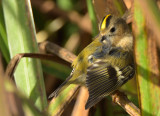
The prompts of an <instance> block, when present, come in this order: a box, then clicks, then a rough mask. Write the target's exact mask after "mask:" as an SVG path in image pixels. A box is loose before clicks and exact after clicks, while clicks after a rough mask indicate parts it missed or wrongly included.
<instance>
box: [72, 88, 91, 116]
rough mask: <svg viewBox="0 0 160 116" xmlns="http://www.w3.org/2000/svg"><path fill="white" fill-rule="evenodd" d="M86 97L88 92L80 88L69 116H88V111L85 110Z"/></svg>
mask: <svg viewBox="0 0 160 116" xmlns="http://www.w3.org/2000/svg"><path fill="white" fill-rule="evenodd" d="M88 95H89V94H88V90H87V89H86V88H85V87H81V89H80V92H79V94H78V98H77V101H76V103H75V106H74V109H73V111H72V115H71V116H88V113H89V110H88V109H87V110H85V104H86V102H87V99H88Z"/></svg>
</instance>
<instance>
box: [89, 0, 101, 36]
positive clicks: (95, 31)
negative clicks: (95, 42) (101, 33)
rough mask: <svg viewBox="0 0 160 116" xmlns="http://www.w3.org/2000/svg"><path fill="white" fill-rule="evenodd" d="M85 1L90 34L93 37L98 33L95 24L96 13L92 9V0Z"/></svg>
mask: <svg viewBox="0 0 160 116" xmlns="http://www.w3.org/2000/svg"><path fill="white" fill-rule="evenodd" d="M86 2H87V8H88V13H89V17H90V19H91V22H92V36H93V37H95V36H96V35H97V34H98V25H97V18H96V14H95V11H94V7H93V4H92V0H87V1H86Z"/></svg>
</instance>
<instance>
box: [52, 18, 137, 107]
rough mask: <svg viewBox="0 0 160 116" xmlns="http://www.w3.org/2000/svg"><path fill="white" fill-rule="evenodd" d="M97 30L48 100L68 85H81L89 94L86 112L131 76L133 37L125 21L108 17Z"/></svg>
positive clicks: (132, 69) (133, 70)
mask: <svg viewBox="0 0 160 116" xmlns="http://www.w3.org/2000/svg"><path fill="white" fill-rule="evenodd" d="M99 30H100V33H99V34H98V36H97V37H95V40H94V41H93V42H92V43H90V44H89V45H88V46H87V47H86V48H84V50H83V51H82V52H81V53H80V54H79V55H78V56H77V58H76V59H75V60H74V62H73V63H72V67H73V71H72V72H71V74H70V76H69V77H68V78H67V79H66V81H64V83H62V84H61V86H60V87H59V88H58V89H57V90H56V91H54V92H53V93H52V94H51V95H50V96H49V97H53V96H54V97H56V96H57V95H58V94H59V93H60V92H61V91H62V90H63V89H65V88H66V87H67V86H68V85H69V84H80V85H83V86H85V87H87V88H88V91H89V98H88V101H87V103H86V106H85V108H86V109H88V108H90V107H92V106H93V105H95V104H96V103H98V102H99V101H100V100H101V99H103V98H104V97H105V96H107V95H109V94H111V93H112V92H113V91H115V90H116V89H118V88H119V87H121V86H122V85H123V84H124V83H126V82H127V81H128V80H129V79H131V78H132V77H133V76H134V73H135V69H134V60H133V37H132V34H131V32H130V30H129V28H128V25H127V24H126V22H125V21H124V20H123V19H122V18H117V17H115V16H112V15H107V16H105V17H104V18H103V19H102V21H101V24H100V27H99Z"/></svg>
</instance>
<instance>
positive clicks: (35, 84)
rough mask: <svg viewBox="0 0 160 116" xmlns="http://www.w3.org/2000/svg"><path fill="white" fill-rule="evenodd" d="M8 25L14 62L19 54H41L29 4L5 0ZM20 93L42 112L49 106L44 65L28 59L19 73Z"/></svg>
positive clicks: (17, 75)
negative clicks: (44, 78) (43, 73)
mask: <svg viewBox="0 0 160 116" xmlns="http://www.w3.org/2000/svg"><path fill="white" fill-rule="evenodd" d="M2 5H3V11H4V21H5V26H6V32H7V38H8V46H9V51H10V55H11V58H12V57H13V56H15V55H16V54H18V53H35V52H38V47H37V43H36V38H35V37H36V36H35V27H34V21H33V17H32V11H31V6H30V1H29V0H3V1H2ZM14 75H15V81H16V85H17V87H18V89H20V90H21V91H22V92H23V93H24V94H26V95H27V96H28V98H29V99H31V100H32V102H33V103H34V104H35V105H36V106H37V107H38V108H39V109H40V110H44V109H45V107H46V106H47V99H46V93H45V87H44V80H43V76H42V69H41V63H40V62H39V61H38V60H35V59H34V60H33V59H30V58H24V59H22V60H21V62H20V63H19V65H18V67H17V70H16V72H15V74H14Z"/></svg>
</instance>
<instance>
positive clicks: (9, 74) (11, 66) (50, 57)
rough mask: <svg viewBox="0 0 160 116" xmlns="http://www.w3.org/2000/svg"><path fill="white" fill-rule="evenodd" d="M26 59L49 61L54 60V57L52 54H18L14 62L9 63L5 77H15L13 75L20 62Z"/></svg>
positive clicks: (13, 59)
mask: <svg viewBox="0 0 160 116" xmlns="http://www.w3.org/2000/svg"><path fill="white" fill-rule="evenodd" d="M24 57H29V58H38V59H45V60H46V59H48V60H53V57H54V56H53V55H50V54H40V53H21V54H17V55H16V56H14V57H13V58H12V60H11V61H10V62H9V64H8V66H7V68H6V72H5V77H9V78H11V77H13V74H14V72H15V70H16V68H17V65H18V63H19V62H20V60H21V59H22V58H24Z"/></svg>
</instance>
